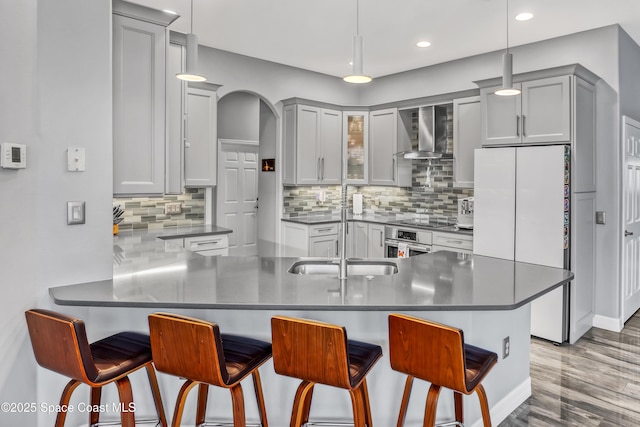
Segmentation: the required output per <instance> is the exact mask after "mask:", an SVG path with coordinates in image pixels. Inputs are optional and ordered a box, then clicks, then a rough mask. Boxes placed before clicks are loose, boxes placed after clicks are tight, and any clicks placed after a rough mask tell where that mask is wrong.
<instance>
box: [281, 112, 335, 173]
mask: <svg viewBox="0 0 640 427" xmlns="http://www.w3.org/2000/svg"><path fill="white" fill-rule="evenodd" d="M341 176H342V112H341V111H339V110H333V109H329V108H321V107H317V106H311V105H302V104H291V105H285V107H284V183H285V184H290V185H318V184H323V185H335V184H340V182H341Z"/></svg>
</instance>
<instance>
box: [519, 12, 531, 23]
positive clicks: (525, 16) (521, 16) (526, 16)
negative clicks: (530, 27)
mask: <svg viewBox="0 0 640 427" xmlns="http://www.w3.org/2000/svg"><path fill="white" fill-rule="evenodd" d="M532 18H533V13H529V12H522V13H519V14H517V15H516V21H528V20H529V19H532Z"/></svg>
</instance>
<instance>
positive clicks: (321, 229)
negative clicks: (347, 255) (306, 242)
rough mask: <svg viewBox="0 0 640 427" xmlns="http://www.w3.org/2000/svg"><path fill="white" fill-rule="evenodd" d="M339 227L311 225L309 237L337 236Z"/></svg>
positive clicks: (336, 225)
mask: <svg viewBox="0 0 640 427" xmlns="http://www.w3.org/2000/svg"><path fill="white" fill-rule="evenodd" d="M339 225H340V224H338V223H335V224H318V225H312V226H311V227H309V237H316V236H330V235H333V234H335V235H337V234H338V227H339Z"/></svg>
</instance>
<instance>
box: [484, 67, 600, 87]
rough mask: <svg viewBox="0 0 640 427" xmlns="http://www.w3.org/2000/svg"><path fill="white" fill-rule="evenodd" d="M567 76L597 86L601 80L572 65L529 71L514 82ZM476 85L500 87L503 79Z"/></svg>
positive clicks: (518, 76) (515, 76)
mask: <svg viewBox="0 0 640 427" xmlns="http://www.w3.org/2000/svg"><path fill="white" fill-rule="evenodd" d="M566 75H576V76H578V77H580V78H582V79H584V80H586V81H587V82H589V83H591V84H592V85H595V84H596V83H597V82H598V81H599V80H600V77H599V76H597V75H596V74H594V73H592V72H591V71H589V70H588V69H587V68H585V67H583V66H582V65H580V64H570V65H563V66H561V67H553V68H546V69H544V70H535V71H529V72H526V73H520V74H514V75H513V82H514V83H521V82H526V81H529V80H539V79H545V78H547V77H557V76H566ZM474 83H475V84H476V85H478V87H479V88H481V89H482V88H486V87H493V86H500V85H501V84H502V77H493V78H490V79H483V80H476V81H474Z"/></svg>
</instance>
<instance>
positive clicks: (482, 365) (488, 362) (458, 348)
mask: <svg viewBox="0 0 640 427" xmlns="http://www.w3.org/2000/svg"><path fill="white" fill-rule="evenodd" d="M389 357H390V359H391V368H392V369H393V370H395V371H399V372H402V373H405V374H407V375H408V378H407V381H406V384H405V388H404V394H403V396H402V403H401V405H400V415H399V416H398V427H401V426H403V425H404V419H405V416H406V413H407V405H408V403H409V396H410V394H411V386H412V384H413V379H414V378H419V379H421V380H424V381H428V382H430V383H431V387H430V388H429V393H428V395H427V404H426V410H425V417H424V426H425V427H426V426H434V425H435V421H436V408H437V404H438V396H439V394H440V389H441V387H446V388H448V389H451V390H453V392H454V404H455V416H456V422H455V423H453V424H457V425H463V424H462V423H463V422H464V419H463V406H462V393H463V394H466V395H469V394H471V393H473V392H476V393H477V394H478V398H479V399H480V409H481V411H482V419H483V421H484V426H485V427H489V426H491V417H490V414H489V404H488V402H487V394H486V392H485V390H484V387H483V386H482V383H481V382H482V380H483V379H484V377H485V376H486V375H487V374H488V373H489V371H490V370H491V368H493V366H494V365H495V364H496V363H497V361H498V355H497V354H495V353H493V352H491V351H487V350H484V349H481V348H478V347H475V346H472V345H469V344H465V343H464V336H463V333H462V330H460V329H457V328H452V327H449V326H445V325H442V324H439V323H435V322H431V321H428V320H423V319H418V318H415V317H411V316H405V315H401V314H391V315H389Z"/></svg>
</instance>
